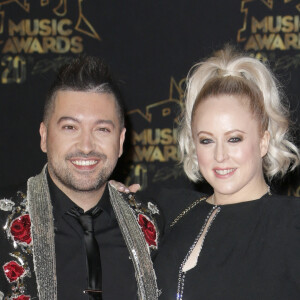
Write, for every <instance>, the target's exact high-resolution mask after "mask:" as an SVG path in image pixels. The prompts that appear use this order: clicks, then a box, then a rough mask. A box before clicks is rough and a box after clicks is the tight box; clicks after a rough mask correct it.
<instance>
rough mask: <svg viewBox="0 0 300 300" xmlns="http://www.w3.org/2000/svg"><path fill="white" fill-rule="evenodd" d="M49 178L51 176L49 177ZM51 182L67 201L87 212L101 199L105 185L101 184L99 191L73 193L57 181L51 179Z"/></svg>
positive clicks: (73, 191)
mask: <svg viewBox="0 0 300 300" xmlns="http://www.w3.org/2000/svg"><path fill="white" fill-rule="evenodd" d="M50 177H51V175H50ZM51 179H52V181H53V182H54V184H55V185H56V186H57V187H58V188H59V189H60V190H61V191H62V192H63V193H64V194H66V195H67V196H68V197H69V199H70V200H71V201H72V202H74V203H75V204H76V205H77V206H79V207H80V208H82V209H83V210H84V211H88V210H90V209H91V208H93V207H94V206H96V205H97V203H98V202H99V200H100V199H101V197H102V195H103V193H104V190H105V187H106V184H107V183H105V184H103V185H102V186H101V187H100V188H99V189H97V190H92V191H75V190H72V189H70V188H68V187H66V186H64V185H63V184H62V183H60V182H59V181H57V180H55V179H53V178H52V177H51Z"/></svg>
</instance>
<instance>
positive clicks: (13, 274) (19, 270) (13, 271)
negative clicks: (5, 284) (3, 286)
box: [3, 261, 25, 282]
mask: <svg viewBox="0 0 300 300" xmlns="http://www.w3.org/2000/svg"><path fill="white" fill-rule="evenodd" d="M3 269H4V274H5V276H6V277H7V279H8V280H9V282H13V281H17V280H18V279H19V278H20V277H21V276H22V275H23V274H24V273H25V269H24V268H23V267H22V266H20V265H19V264H18V263H16V262H15V261H10V262H9V263H7V264H5V265H4V266H3Z"/></svg>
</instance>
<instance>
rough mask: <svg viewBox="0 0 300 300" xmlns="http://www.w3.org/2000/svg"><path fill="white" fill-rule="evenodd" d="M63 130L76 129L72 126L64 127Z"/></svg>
mask: <svg viewBox="0 0 300 300" xmlns="http://www.w3.org/2000/svg"><path fill="white" fill-rule="evenodd" d="M63 129H66V130H74V129H75V127H74V126H72V125H65V126H63Z"/></svg>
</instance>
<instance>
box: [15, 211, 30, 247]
mask: <svg viewBox="0 0 300 300" xmlns="http://www.w3.org/2000/svg"><path fill="white" fill-rule="evenodd" d="M30 226H31V222H30V217H29V215H28V214H26V215H22V216H20V217H18V218H17V219H15V220H13V222H12V223H11V226H10V233H11V235H12V237H13V239H14V240H15V241H16V242H21V243H25V244H27V245H29V244H30V243H31V232H30Z"/></svg>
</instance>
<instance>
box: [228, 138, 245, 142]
mask: <svg viewBox="0 0 300 300" xmlns="http://www.w3.org/2000/svg"><path fill="white" fill-rule="evenodd" d="M241 141H242V138H240V137H232V138H230V139H229V142H230V143H238V142H241Z"/></svg>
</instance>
